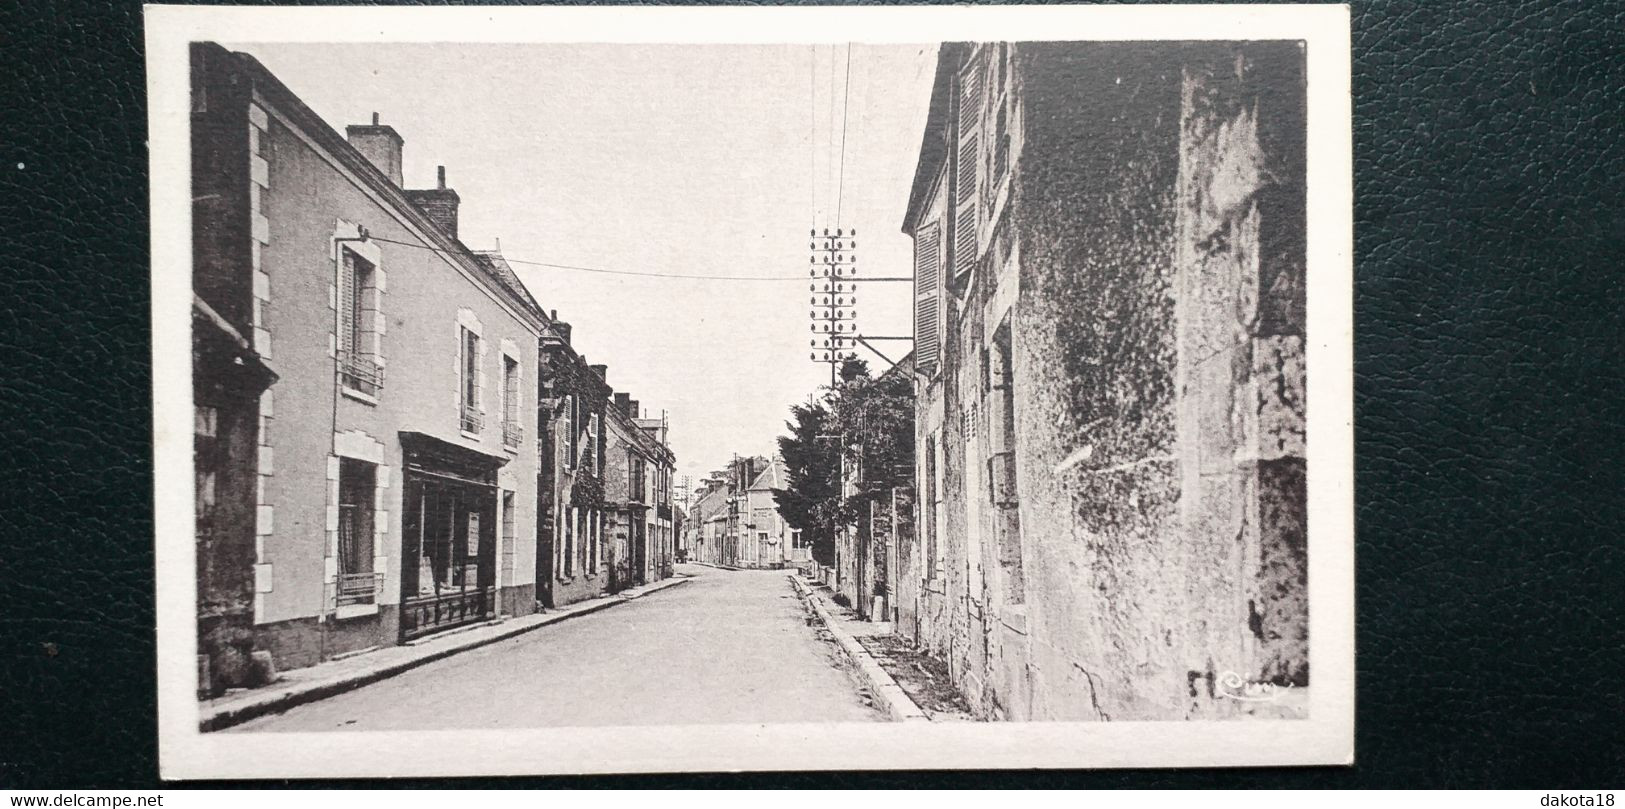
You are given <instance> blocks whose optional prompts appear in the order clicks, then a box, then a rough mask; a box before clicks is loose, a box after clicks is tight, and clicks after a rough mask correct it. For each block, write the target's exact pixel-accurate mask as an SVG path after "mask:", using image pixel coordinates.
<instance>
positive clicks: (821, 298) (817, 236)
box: [807, 227, 858, 387]
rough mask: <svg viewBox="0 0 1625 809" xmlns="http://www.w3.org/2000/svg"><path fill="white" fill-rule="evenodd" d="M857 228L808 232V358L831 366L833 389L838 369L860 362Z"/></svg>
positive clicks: (830, 373)
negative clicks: (846, 361)
mask: <svg viewBox="0 0 1625 809" xmlns="http://www.w3.org/2000/svg"><path fill="white" fill-rule="evenodd" d="M857 239H858V231H857V228H843V227H836V228H835V229H834V230H833V231H832V230H831V229H830V228H823V229H822V230H821V231H820V229H819V228H813V229H812V230H811V231H809V232H808V243H807V248H808V250H809V251H810V252H811V255H810V256H809V257H808V269H807V296H808V312H807V320H808V330H809V331H810V332H811V334H812V337H811V339H810V340H809V341H808V346H809V348H810V350H809V352H808V355H807V356H808V358H809V359H811V360H812V361H813V362H822V363H827V364H828V365H829V379H830V386H831V387H834V386H835V379H836V373H837V369H838V368H839V366H840V364H841V363H842V362H843V361H845V360H849V359H856V358H857V356H858V354H857V350H856V349H857V340H856V338H857V334H858V324H857V320H858V240H857Z"/></svg>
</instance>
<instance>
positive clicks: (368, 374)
mask: <svg viewBox="0 0 1625 809" xmlns="http://www.w3.org/2000/svg"><path fill="white" fill-rule="evenodd" d="M338 359H339V377H340V379H341V380H342V381H343V383H344V386H345V387H347V388H349V389H350V390H353V391H355V392H357V393H365V394H366V395H368V396H377V395H378V391H379V390H380V389H381V388H383V387H384V366H382V365H379V364H378V360H377V357H376V356H375V355H372V354H358V353H356V352H354V351H340V352H339V358H338Z"/></svg>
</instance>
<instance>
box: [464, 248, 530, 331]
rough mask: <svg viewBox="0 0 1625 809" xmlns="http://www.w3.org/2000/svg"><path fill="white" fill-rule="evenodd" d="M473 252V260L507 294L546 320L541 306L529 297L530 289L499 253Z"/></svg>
mask: <svg viewBox="0 0 1625 809" xmlns="http://www.w3.org/2000/svg"><path fill="white" fill-rule="evenodd" d="M473 252H474V260H475V261H477V262H479V264H480V266H481V267H483V268H484V269H485V271H486V272H488V273H490V274H491V277H493V278H495V279H496V280H497V283H500V284H502V286H504V287H506V288H507V290H508V291H509V292H511V293H513V294H514V295H515V296H516V297H518V298H519V299H520V300H522V301H524V302H525V303H526V304H527V305H529V307H530V308H531V309H532V310H534V311H535V313H536V314H537V315H538V316H540V317H542V318H543V319H544V320H545V319H547V316H546V315H545V314H543V313H542V305H541V304H539V303H537V302H536V298H534V297H532V296H531V294H530V289H529V288H528V287H526V286H525V282H524V281H521V280H519V274H518V273H516V272H514V271H513V267H511V266H509V264H508V260H507V259H505V258H503V257H502V254H501V253H498V252H497V251H495V250H475V251H473Z"/></svg>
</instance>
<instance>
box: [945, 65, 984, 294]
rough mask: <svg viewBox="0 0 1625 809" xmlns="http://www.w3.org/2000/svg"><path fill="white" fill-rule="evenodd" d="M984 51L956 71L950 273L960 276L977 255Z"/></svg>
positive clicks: (978, 254) (967, 271)
mask: <svg viewBox="0 0 1625 809" xmlns="http://www.w3.org/2000/svg"><path fill="white" fill-rule="evenodd" d="M985 62H986V58H985V53H982V52H979V53H978V54H977V55H976V56H975V57H974V58H972V59H971V62H970V64H969V65H967V66H966V67H965V70H964V71H963V72H962V73H960V75H959V116H958V122H959V132H958V144H959V146H958V154H957V155H956V159H955V171H954V195H953V200H954V232H953V238H954V243H953V256H954V267H953V269H954V275H955V277H963V276H964V275H965V274H967V273H969V272H970V271H971V270H973V269H975V267H976V260H977V259H978V258H980V257H981V255H980V249H979V245H978V244H977V240H976V229H977V225H978V224H979V223H978V219H977V217H978V212H979V210H978V209H979V202H980V194H978V193H977V191H978V189H979V186H978V182H979V181H980V179H981V177H980V175H981V171H979V167H980V166H981V157H982V104H983V96H984V94H985V90H986V86H985V82H986V78H985V76H984V75H983V64H984V63H985Z"/></svg>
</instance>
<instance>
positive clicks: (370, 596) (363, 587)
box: [333, 572, 384, 607]
mask: <svg viewBox="0 0 1625 809" xmlns="http://www.w3.org/2000/svg"><path fill="white" fill-rule="evenodd" d="M383 592H384V574H383V573H382V572H377V573H340V574H339V578H338V582H337V583H336V585H335V594H334V598H333V604H334V605H335V606H339V607H349V606H354V605H356V604H377V603H378V597H379V596H380V595H382V594H383Z"/></svg>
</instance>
